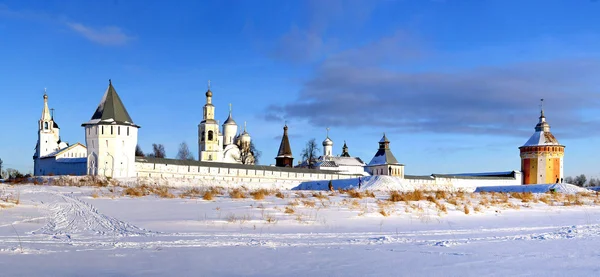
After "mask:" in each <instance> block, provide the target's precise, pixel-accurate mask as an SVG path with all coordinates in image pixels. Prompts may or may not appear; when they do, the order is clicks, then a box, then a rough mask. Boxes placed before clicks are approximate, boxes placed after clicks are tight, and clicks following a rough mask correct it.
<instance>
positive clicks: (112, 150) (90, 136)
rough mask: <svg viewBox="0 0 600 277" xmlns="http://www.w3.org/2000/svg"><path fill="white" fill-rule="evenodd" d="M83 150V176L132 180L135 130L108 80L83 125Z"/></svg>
mask: <svg viewBox="0 0 600 277" xmlns="http://www.w3.org/2000/svg"><path fill="white" fill-rule="evenodd" d="M81 126H83V127H84V128H85V142H86V146H87V154H88V161H87V173H88V175H101V176H107V177H116V178H118V177H135V176H136V173H135V147H136V145H137V135H138V128H140V126H138V125H135V124H134V123H133V120H131V117H130V116H129V113H128V112H127V110H126V109H125V106H124V105H123V102H122V101H121V98H120V97H119V95H118V94H117V91H116V90H115V88H114V87H113V85H112V82H111V80H108V88H107V89H106V92H105V93H104V96H103V97H102V100H101V101H100V104H99V105H98V108H97V109H96V112H94V115H92V118H91V119H90V121H88V122H86V123H83V124H82V125H81Z"/></svg>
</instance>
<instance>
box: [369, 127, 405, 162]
mask: <svg viewBox="0 0 600 277" xmlns="http://www.w3.org/2000/svg"><path fill="white" fill-rule="evenodd" d="M384 164H397V165H399V164H400V163H399V162H398V160H396V157H394V154H392V150H390V141H389V140H388V139H387V137H386V136H385V133H384V134H383V138H381V140H380V141H379V150H377V153H375V156H374V157H373V159H371V161H370V162H369V166H375V165H384Z"/></svg>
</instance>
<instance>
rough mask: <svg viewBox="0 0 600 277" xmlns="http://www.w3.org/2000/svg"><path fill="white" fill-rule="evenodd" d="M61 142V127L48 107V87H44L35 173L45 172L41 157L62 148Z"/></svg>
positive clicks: (34, 157)
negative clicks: (41, 165) (40, 160)
mask: <svg viewBox="0 0 600 277" xmlns="http://www.w3.org/2000/svg"><path fill="white" fill-rule="evenodd" d="M59 144H60V129H59V128H58V124H56V122H54V118H53V117H52V115H51V114H50V109H48V95H47V94H46V89H44V108H43V109H42V117H41V118H40V120H39V121H38V141H37V144H36V146H35V154H34V155H33V168H34V169H33V170H34V175H43V174H44V172H42V168H41V167H40V162H39V159H40V158H42V157H44V156H46V155H48V154H51V153H53V152H55V151H58V150H60V149H59Z"/></svg>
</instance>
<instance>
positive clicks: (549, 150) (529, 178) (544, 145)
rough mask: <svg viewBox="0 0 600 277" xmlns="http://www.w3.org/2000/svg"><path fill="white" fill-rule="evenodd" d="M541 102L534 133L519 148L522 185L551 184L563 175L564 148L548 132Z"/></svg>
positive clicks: (548, 128) (548, 126)
mask: <svg viewBox="0 0 600 277" xmlns="http://www.w3.org/2000/svg"><path fill="white" fill-rule="evenodd" d="M541 101H542V108H541V114H540V117H539V122H538V124H537V125H535V132H534V133H533V135H532V136H531V137H530V138H529V140H528V141H527V142H526V143H525V144H524V145H523V146H521V147H519V151H520V152H521V172H522V173H523V184H524V185H528V184H552V183H557V182H560V180H561V179H562V178H563V177H564V175H563V157H564V153H565V146H563V145H561V144H560V143H559V142H558V140H557V139H556V138H555V137H554V135H552V133H551V132H550V124H548V122H546V116H544V107H543V103H544V99H542V100H541Z"/></svg>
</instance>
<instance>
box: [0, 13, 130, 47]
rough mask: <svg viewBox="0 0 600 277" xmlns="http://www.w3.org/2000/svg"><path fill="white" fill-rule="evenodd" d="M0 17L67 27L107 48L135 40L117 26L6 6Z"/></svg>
mask: <svg viewBox="0 0 600 277" xmlns="http://www.w3.org/2000/svg"><path fill="white" fill-rule="evenodd" d="M0 17H5V18H12V19H17V20H23V21H33V22H39V23H44V24H47V23H50V24H55V25H57V26H66V27H67V28H68V29H69V30H71V31H73V32H75V33H76V34H78V35H80V36H83V37H84V38H86V39H88V40H89V41H91V42H94V43H98V44H101V45H106V46H122V45H125V44H127V43H129V42H131V41H132V40H134V39H135V38H134V37H133V36H130V35H127V34H126V33H125V32H124V31H123V29H121V28H119V27H116V26H105V27H91V26H89V25H85V24H83V23H79V22H75V21H72V20H69V19H68V18H66V17H65V16H57V15H52V14H48V13H45V12H40V11H30V10H13V9H10V8H9V7H8V6H7V5H4V4H0Z"/></svg>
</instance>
